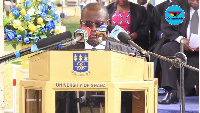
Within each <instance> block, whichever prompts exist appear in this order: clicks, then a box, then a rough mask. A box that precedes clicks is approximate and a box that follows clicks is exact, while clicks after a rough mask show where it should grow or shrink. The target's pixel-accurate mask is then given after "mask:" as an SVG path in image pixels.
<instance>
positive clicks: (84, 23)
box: [81, 20, 106, 28]
mask: <svg viewBox="0 0 200 113" xmlns="http://www.w3.org/2000/svg"><path fill="white" fill-rule="evenodd" d="M86 22H90V24H91V25H92V26H93V25H94V24H95V27H100V26H101V25H104V24H106V23H105V22H101V23H102V24H101V25H100V26H97V24H96V22H91V21H89V20H88V21H85V22H84V21H83V20H81V24H83V25H85V26H86ZM99 23H100V22H99ZM92 26H90V27H89V26H87V27H89V28H91V27H92Z"/></svg>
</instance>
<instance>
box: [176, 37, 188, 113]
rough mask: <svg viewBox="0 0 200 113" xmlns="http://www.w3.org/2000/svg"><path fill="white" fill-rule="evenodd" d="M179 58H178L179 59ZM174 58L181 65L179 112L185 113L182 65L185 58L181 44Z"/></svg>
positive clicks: (181, 43)
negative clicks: (176, 58) (178, 60)
mask: <svg viewBox="0 0 200 113" xmlns="http://www.w3.org/2000/svg"><path fill="white" fill-rule="evenodd" d="M179 56H180V57H179ZM176 57H179V59H180V61H181V63H180V64H179V67H180V101H181V105H180V111H181V113H185V91H184V67H183V65H184V64H186V62H187V57H186V56H185V54H184V47H183V42H182V41H181V42H180V52H179V53H177V54H176Z"/></svg>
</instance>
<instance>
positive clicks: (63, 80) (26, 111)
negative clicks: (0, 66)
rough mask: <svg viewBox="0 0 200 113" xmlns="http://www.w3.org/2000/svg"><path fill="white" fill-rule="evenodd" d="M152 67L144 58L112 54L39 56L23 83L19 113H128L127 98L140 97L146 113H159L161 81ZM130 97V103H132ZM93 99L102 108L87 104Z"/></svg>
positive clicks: (72, 52) (58, 52)
mask: <svg viewBox="0 0 200 113" xmlns="http://www.w3.org/2000/svg"><path fill="white" fill-rule="evenodd" d="M153 67H154V66H153V63H152V62H146V60H145V58H140V57H133V56H129V55H126V54H122V53H118V52H112V51H48V52H45V53H41V54H38V55H35V56H33V57H31V58H30V59H29V79H27V80H21V81H20V113H61V112H63V111H59V110H60V108H59V105H60V106H68V107H67V108H71V107H70V105H73V104H74V103H75V104H76V107H77V108H76V110H79V111H77V112H73V113H92V112H91V110H93V111H96V112H95V113H121V110H123V109H126V105H123V102H122V100H123V99H124V96H123V94H124V93H127V92H128V93H129V94H131V93H132V94H134V93H133V92H137V91H140V92H142V93H143V97H141V98H143V100H144V101H143V102H142V103H144V104H143V108H142V109H143V110H144V112H143V113H157V100H158V99H157V94H158V91H157V89H158V81H157V79H154V76H153V72H154V71H153V70H154V69H153ZM93 93H95V95H93ZM70 95H71V96H70ZM83 95H84V96H83ZM74 96H76V98H75V99H74V100H71V99H73V98H74ZM129 96H130V98H129V99H127V100H129V101H132V100H134V99H131V98H133V97H132V95H129ZM61 97H65V98H64V99H63V98H61ZM125 97H126V96H125ZM94 98H100V100H101V101H102V102H100V101H99V103H96V104H95V103H93V102H96V101H95V100H93V102H88V101H90V100H91V99H94ZM58 100H59V101H58ZM63 100H64V102H63V103H62V104H61V102H62V101H63ZM73 102H74V103H73ZM72 103H73V104H72ZM125 103H126V102H125ZM132 103H134V101H132ZM136 104H137V103H136ZM87 105H89V106H90V107H91V106H93V108H91V109H89V107H88V106H87ZM94 105H96V106H94ZM132 105H133V104H132ZM136 107H137V106H136ZM132 108H134V107H132ZM129 110H130V109H129ZM131 111H132V113H134V112H137V111H135V109H131ZM69 113H72V112H69Z"/></svg>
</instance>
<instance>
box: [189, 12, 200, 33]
mask: <svg viewBox="0 0 200 113" xmlns="http://www.w3.org/2000/svg"><path fill="white" fill-rule="evenodd" d="M198 27H199V16H198V12H197V10H195V12H194V13H193V15H192V19H191V25H190V36H191V34H192V33H193V34H198Z"/></svg>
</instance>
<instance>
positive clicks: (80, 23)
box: [80, 19, 82, 27]
mask: <svg viewBox="0 0 200 113" xmlns="http://www.w3.org/2000/svg"><path fill="white" fill-rule="evenodd" d="M80 27H82V21H81V19H80Z"/></svg>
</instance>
